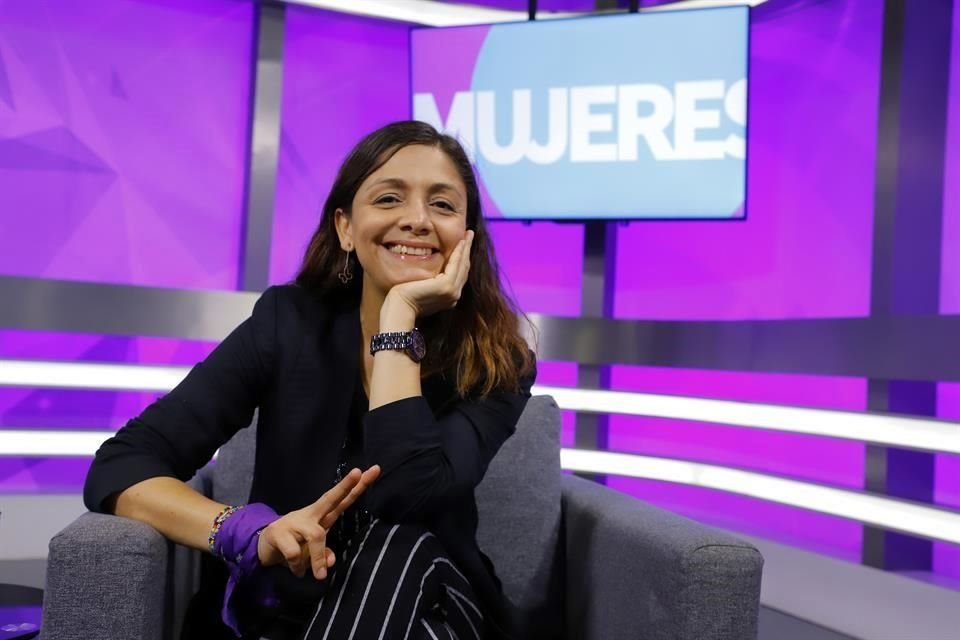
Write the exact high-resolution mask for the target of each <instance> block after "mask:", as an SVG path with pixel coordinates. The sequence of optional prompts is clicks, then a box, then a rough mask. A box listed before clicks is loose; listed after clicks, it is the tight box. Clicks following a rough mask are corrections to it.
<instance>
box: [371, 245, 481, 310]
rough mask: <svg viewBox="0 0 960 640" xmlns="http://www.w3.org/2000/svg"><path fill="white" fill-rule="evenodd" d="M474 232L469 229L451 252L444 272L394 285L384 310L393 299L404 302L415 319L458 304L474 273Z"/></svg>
mask: <svg viewBox="0 0 960 640" xmlns="http://www.w3.org/2000/svg"><path fill="white" fill-rule="evenodd" d="M473 236H474V233H473V231H470V230H468V231H467V233H466V235H464V237H463V239H462V240H461V241H460V242H458V243H457V246H456V247H455V248H454V250H453V253H451V254H450V258H449V259H448V260H447V264H446V265H445V266H444V268H443V271H442V272H441V273H439V274H437V275H435V276H434V277H432V278H428V279H426V280H414V281H412V282H404V283H403V284H398V285H396V286H394V287H393V288H392V289H390V292H389V293H388V294H387V298H386V300H385V301H384V306H383V308H384V310H386V309H388V308H389V307H390V306H391V303H393V302H402V303H403V304H404V305H406V306H407V307H409V308H410V311H412V312H413V313H414V314H415V318H414V320H415V319H416V318H424V317H426V316H429V315H431V314H434V313H436V312H438V311H444V310H446V309H452V308H453V307H455V306H457V302H458V301H459V300H460V294H461V293H462V292H463V287H464V285H465V284H466V283H467V276H468V275H469V274H470V247H471V246H472V245H473ZM391 298H392V300H391Z"/></svg>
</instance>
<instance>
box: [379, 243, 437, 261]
mask: <svg viewBox="0 0 960 640" xmlns="http://www.w3.org/2000/svg"><path fill="white" fill-rule="evenodd" d="M383 246H384V247H385V248H386V250H387V251H389V252H390V253H392V254H394V255H395V256H398V257H401V258H429V257H431V256H432V255H433V254H435V253H437V249H434V248H433V247H411V246H410V245H406V244H401V243H393V242H391V243H387V244H385V245H383Z"/></svg>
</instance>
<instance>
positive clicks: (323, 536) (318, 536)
mask: <svg viewBox="0 0 960 640" xmlns="http://www.w3.org/2000/svg"><path fill="white" fill-rule="evenodd" d="M306 534H307V535H306V536H305V537H306V538H307V554H308V555H309V557H310V568H311V569H313V577H314V578H316V579H317V580H325V579H326V577H327V530H326V529H324V528H323V527H321V526H320V525H317V526H315V527H311V529H310V531H308V532H306Z"/></svg>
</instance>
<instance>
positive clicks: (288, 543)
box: [273, 530, 305, 578]
mask: <svg viewBox="0 0 960 640" xmlns="http://www.w3.org/2000/svg"><path fill="white" fill-rule="evenodd" d="M273 546H274V547H276V549H277V551H279V552H280V555H281V556H283V560H284V562H285V563H286V565H287V567H288V568H289V569H290V571H292V572H293V574H294V575H296V576H297V577H298V578H300V577H303V574H304V572H305V567H304V563H303V553H302V551H301V549H300V541H299V540H297V538H296V537H294V535H293V533H292V532H290V531H289V530H287V531H278V532H277V533H276V535H274V539H273Z"/></svg>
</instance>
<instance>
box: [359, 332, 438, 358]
mask: <svg viewBox="0 0 960 640" xmlns="http://www.w3.org/2000/svg"><path fill="white" fill-rule="evenodd" d="M386 350H390V351H403V352H405V353H406V354H407V355H408V356H410V359H411V360H413V361H414V362H420V361H421V360H423V358H424V356H426V355H427V343H426V342H425V341H424V339H423V334H422V333H420V331H418V330H417V328H416V327H414V329H413V331H391V332H388V333H378V334H376V335H374V336H373V337H372V338H370V355H373V354H375V353H376V352H378V351H386Z"/></svg>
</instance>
